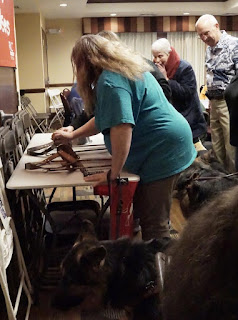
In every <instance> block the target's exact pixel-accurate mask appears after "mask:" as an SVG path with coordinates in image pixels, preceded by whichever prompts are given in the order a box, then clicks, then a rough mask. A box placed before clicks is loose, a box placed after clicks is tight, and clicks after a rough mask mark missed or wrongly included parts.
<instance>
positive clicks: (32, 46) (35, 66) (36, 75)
mask: <svg viewBox="0 0 238 320" xmlns="http://www.w3.org/2000/svg"><path fill="white" fill-rule="evenodd" d="M15 25H16V43H17V57H18V74H19V86H20V89H42V88H45V82H44V68H43V51H42V34H41V26H42V18H41V16H40V14H17V15H16V16H15ZM29 97H30V96H29ZM30 99H32V104H33V105H34V107H35V108H36V109H37V111H38V112H45V110H46V103H45V94H44V93H38V94H34V95H32V96H31V97H30Z"/></svg>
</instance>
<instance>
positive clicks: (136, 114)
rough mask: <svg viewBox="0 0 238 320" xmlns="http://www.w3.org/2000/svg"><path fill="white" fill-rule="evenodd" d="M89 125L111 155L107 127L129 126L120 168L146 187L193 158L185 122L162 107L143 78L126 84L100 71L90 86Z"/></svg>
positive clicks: (155, 88)
mask: <svg viewBox="0 0 238 320" xmlns="http://www.w3.org/2000/svg"><path fill="white" fill-rule="evenodd" d="M96 99H97V101H96V106H95V123H96V126H97V128H98V130H99V131H101V132H102V133H103V134H104V140H105V144H106V147H107V149H108V150H109V152H111V143H110V128H112V127H114V126H116V125H119V124H121V123H131V124H132V126H133V132H132V142H131V148H130V152H129V155H128V157H127V160H126V163H125V167H126V169H127V170H128V171H130V172H132V173H135V174H138V175H139V176H140V178H141V182H143V183H147V182H151V181H156V180H159V179H163V178H167V177H169V176H172V175H174V174H176V173H179V172H181V171H183V170H184V169H186V168H187V167H188V166H190V164H191V163H192V162H193V161H194V159H195V158H196V155H197V152H196V150H195V148H194V145H193V140H192V132H191V129H190V126H189V124H188V122H187V120H186V119H185V118H184V117H183V116H182V115H181V114H180V113H179V112H178V111H176V109H175V108H174V107H173V106H172V105H171V104H170V103H169V102H168V100H167V99H166V97H165V95H164V93H163V91H162V89H161V87H160V85H159V84H158V82H157V81H156V79H155V78H154V77H153V76H152V75H151V74H150V73H149V72H146V73H144V74H143V78H142V79H138V80H136V81H131V80H129V79H127V78H125V77H123V76H122V75H120V74H118V73H115V72H111V71H108V70H104V71H103V72H102V74H101V75H100V77H99V79H98V83H97V86H96Z"/></svg>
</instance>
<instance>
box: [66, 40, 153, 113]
mask: <svg viewBox="0 0 238 320" xmlns="http://www.w3.org/2000/svg"><path fill="white" fill-rule="evenodd" d="M71 62H72V66H73V69H74V73H75V75H76V78H77V83H78V89H79V92H80V95H81V97H82V99H83V101H84V104H85V110H86V112H87V113H88V114H92V113H93V111H94V105H95V90H94V87H95V86H96V84H97V80H98V78H99V76H100V74H101V73H102V71H103V70H110V71H113V72H116V73H119V74H121V75H122V76H124V77H126V78H128V79H130V80H136V79H139V78H142V74H143V73H144V72H145V71H151V70H152V67H151V66H150V65H149V64H148V63H147V62H146V60H145V59H144V58H143V57H142V56H141V55H140V54H139V53H136V52H134V51H132V50H131V49H130V48H129V47H127V46H126V45H125V44H123V43H122V42H120V41H109V40H108V39H105V38H103V37H101V36H99V35H85V36H82V37H81V38H80V39H79V40H78V41H77V42H76V44H75V46H74V48H73V51H72V54H71Z"/></svg>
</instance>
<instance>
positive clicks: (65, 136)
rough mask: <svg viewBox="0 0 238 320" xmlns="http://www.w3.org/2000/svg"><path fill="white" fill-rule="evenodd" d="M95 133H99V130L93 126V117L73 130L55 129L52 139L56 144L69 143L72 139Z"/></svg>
mask: <svg viewBox="0 0 238 320" xmlns="http://www.w3.org/2000/svg"><path fill="white" fill-rule="evenodd" d="M97 133H99V131H98V129H97V128H96V126H95V118H94V117H93V118H92V119H90V120H89V121H88V122H87V123H85V124H84V125H83V126H82V127H80V128H78V129H76V130H74V131H73V132H65V131H64V130H62V129H59V130H57V131H55V132H54V133H53V134H52V140H53V141H54V142H55V143H56V144H61V143H69V142H70V141H71V140H73V139H76V138H85V137H89V136H93V135H95V134H97Z"/></svg>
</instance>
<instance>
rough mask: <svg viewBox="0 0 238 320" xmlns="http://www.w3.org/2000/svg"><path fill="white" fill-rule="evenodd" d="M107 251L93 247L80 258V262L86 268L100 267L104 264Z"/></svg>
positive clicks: (101, 247) (100, 247)
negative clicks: (86, 266)
mask: <svg viewBox="0 0 238 320" xmlns="http://www.w3.org/2000/svg"><path fill="white" fill-rule="evenodd" d="M106 254H107V251H106V249H105V247H104V246H99V247H94V248H91V249H89V250H88V251H86V252H85V253H84V254H83V255H82V256H81V257H80V262H81V263H83V264H86V265H88V266H93V267H102V266H103V265H104V262H105V257H106Z"/></svg>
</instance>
